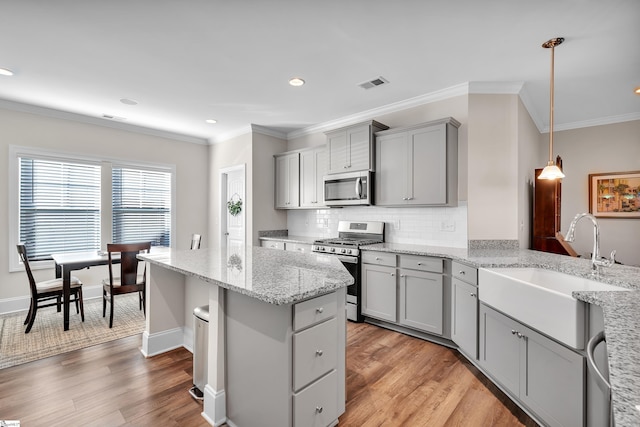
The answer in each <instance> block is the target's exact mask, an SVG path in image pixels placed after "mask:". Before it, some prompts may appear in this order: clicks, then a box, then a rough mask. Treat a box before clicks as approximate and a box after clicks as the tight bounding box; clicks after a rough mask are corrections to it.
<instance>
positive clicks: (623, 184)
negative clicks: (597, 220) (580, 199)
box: [589, 171, 640, 218]
mask: <svg viewBox="0 0 640 427" xmlns="http://www.w3.org/2000/svg"><path fill="white" fill-rule="evenodd" d="M589 212H590V213H591V214H593V215H594V216H596V217H601V218H640V171H635V172H607V173H592V174H589Z"/></svg>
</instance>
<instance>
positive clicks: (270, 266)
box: [140, 246, 353, 426]
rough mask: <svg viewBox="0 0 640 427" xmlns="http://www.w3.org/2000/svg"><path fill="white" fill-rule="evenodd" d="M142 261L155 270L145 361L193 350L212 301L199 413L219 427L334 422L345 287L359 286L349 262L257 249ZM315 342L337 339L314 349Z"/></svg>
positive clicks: (340, 392)
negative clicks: (196, 318)
mask: <svg viewBox="0 0 640 427" xmlns="http://www.w3.org/2000/svg"><path fill="white" fill-rule="evenodd" d="M140 259H143V260H145V261H148V262H149V264H150V268H149V279H148V286H147V290H146V292H147V318H146V327H145V332H144V333H143V342H142V352H143V354H144V355H145V356H147V357H149V356H153V355H155V354H159V353H162V352H165V351H168V350H171V349H173V348H177V347H181V346H184V347H187V348H189V347H190V341H192V335H191V334H192V328H191V325H192V319H191V313H192V311H193V309H194V308H195V307H196V306H199V305H204V304H206V303H208V304H209V318H210V325H209V342H208V368H209V369H208V381H207V385H206V386H205V390H204V411H203V414H202V415H203V417H204V418H205V419H207V420H208V421H209V422H210V423H211V424H212V425H221V424H222V423H224V422H232V423H233V424H234V425H251V423H252V422H254V421H256V420H258V419H259V420H260V423H261V425H290V426H291V425H300V424H302V423H304V422H306V421H308V420H309V419H310V418H309V417H312V418H313V419H315V420H321V422H320V424H323V425H334V424H336V423H337V419H338V416H339V415H341V414H342V413H344V405H345V397H346V396H345V343H346V316H345V300H346V287H347V286H348V285H350V284H351V283H353V277H352V276H351V275H350V274H349V273H348V271H347V270H346V269H345V268H344V267H343V266H342V263H340V262H339V261H338V260H336V259H334V258H332V257H327V256H324V255H319V254H300V253H291V252H285V251H277V250H272V249H266V248H260V247H251V246H248V247H241V248H235V249H229V250H224V251H216V250H212V249H201V250H195V251H191V250H185V251H175V250H167V251H166V252H163V253H159V254H145V255H140ZM314 336H315V337H320V338H317V339H318V340H319V339H322V338H321V337H323V336H330V337H332V338H331V339H330V340H329V341H328V342H326V343H323V345H324V346H328V347H327V348H324V349H320V348H317V349H316V348H315V347H314V346H317V345H319V344H318V343H316V342H314V341H313V340H314V339H316V338H313V337H314ZM310 337H311V338H310ZM309 340H311V342H310V343H309ZM331 343H335V345H332V344H331ZM309 346H311V347H309ZM307 347H308V348H307ZM312 347H313V348H312ZM294 353H295V357H294ZM309 372H310V373H311V375H310V376H309V375H307V374H308V373H309ZM306 377H308V378H306ZM328 391H330V393H328ZM185 392H187V391H186V390H185ZM327 394H331V396H330V397H327V396H326V395H327ZM327 399H328V401H327ZM316 401H317V402H316ZM318 402H319V403H318ZM313 405H315V406H313ZM307 406H308V407H309V408H306V407H307ZM318 408H321V409H318ZM269 420H271V421H269Z"/></svg>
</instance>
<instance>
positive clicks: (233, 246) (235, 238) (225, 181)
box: [220, 165, 247, 253]
mask: <svg viewBox="0 0 640 427" xmlns="http://www.w3.org/2000/svg"><path fill="white" fill-rule="evenodd" d="M221 183H222V191H221V192H220V193H221V196H222V200H221V205H222V209H223V211H224V213H223V215H222V218H223V221H222V227H221V232H222V236H221V239H220V245H221V246H223V247H226V248H227V251H229V253H232V252H234V251H242V250H243V248H244V245H245V241H246V237H245V217H246V215H245V214H246V210H247V201H246V199H245V168H244V165H240V166H236V167H233V168H227V169H223V170H222V171H221Z"/></svg>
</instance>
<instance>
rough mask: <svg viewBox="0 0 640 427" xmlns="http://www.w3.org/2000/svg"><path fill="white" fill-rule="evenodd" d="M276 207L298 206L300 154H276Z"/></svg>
mask: <svg viewBox="0 0 640 427" xmlns="http://www.w3.org/2000/svg"><path fill="white" fill-rule="evenodd" d="M274 157H275V162H276V182H275V186H276V192H275V193H276V200H275V207H276V209H291V208H297V207H299V206H300V154H299V153H298V152H295V153H286V154H276V155H275V156H274Z"/></svg>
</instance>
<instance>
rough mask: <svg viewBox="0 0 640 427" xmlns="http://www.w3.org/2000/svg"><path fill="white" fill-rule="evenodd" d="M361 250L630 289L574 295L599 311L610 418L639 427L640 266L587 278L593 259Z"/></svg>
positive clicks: (412, 248)
mask: <svg viewBox="0 0 640 427" xmlns="http://www.w3.org/2000/svg"><path fill="white" fill-rule="evenodd" d="M362 250H363V251H378V252H394V253H399V254H408V255H422V256H437V257H443V258H450V259H452V260H454V261H460V262H463V263H465V264H469V265H473V266H475V267H478V268H500V267H538V268H543V269H547V270H555V271H559V272H562V273H566V274H571V275H573V276H579V277H584V278H587V279H592V280H596V281H598V282H603V283H608V284H610V285H615V286H620V287H623V288H627V289H629V290H630V291H628V292H625V291H608V292H605V291H603V292H586V291H583V292H573V293H572V295H573V297H574V298H576V299H578V300H580V301H584V302H587V303H590V304H596V305H599V306H601V307H602V311H603V312H604V331H605V336H606V339H607V352H608V355H609V379H610V382H611V395H612V399H613V411H614V419H615V422H616V424H617V425H619V426H631V425H640V410H639V409H638V406H637V405H640V363H638V360H640V268H638V267H631V266H624V265H619V264H616V265H613V266H611V267H608V268H605V269H604V271H603V274H601V275H599V276H597V277H594V276H592V275H591V260H590V259H584V258H573V257H568V256H564V255H556V254H550V253H546V252H539V251H533V250H529V249H520V250H507V249H502V250H501V249H462V248H447V247H436V246H423V245H409V244H399V243H380V244H376V245H367V246H366V247H362Z"/></svg>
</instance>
